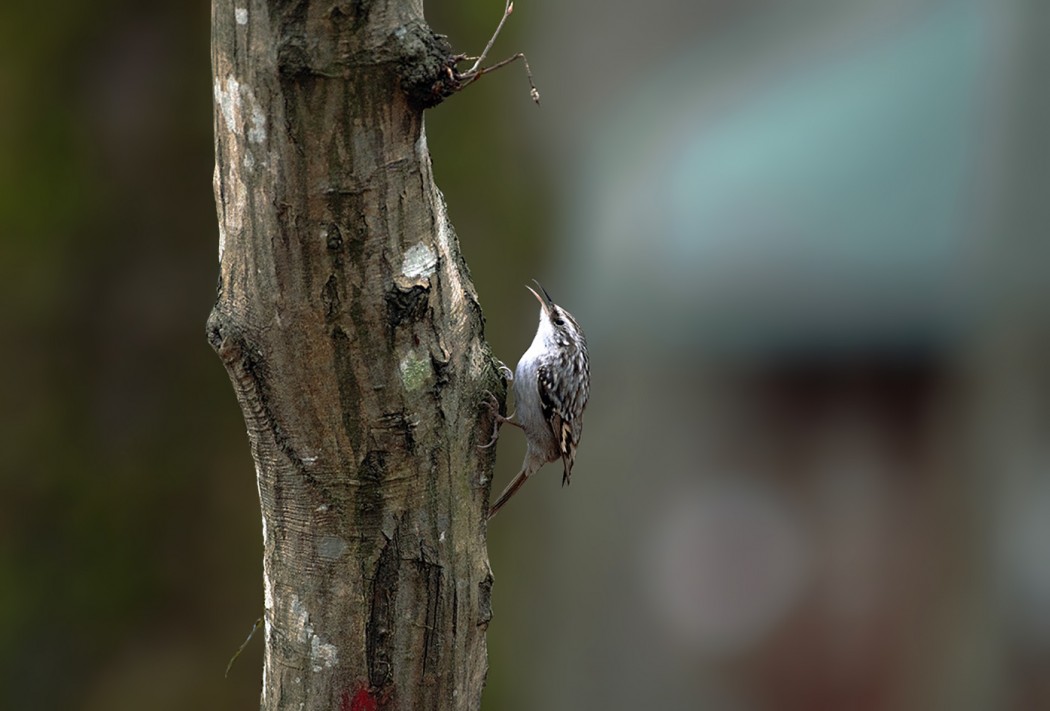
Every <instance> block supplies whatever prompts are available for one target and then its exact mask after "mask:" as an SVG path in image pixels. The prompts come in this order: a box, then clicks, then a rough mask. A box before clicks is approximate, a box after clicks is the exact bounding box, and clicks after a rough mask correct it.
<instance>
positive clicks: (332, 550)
mask: <svg viewBox="0 0 1050 711" xmlns="http://www.w3.org/2000/svg"><path fill="white" fill-rule="evenodd" d="M348 548H349V546H348V545H347V543H346V541H345V540H343V539H342V538H340V537H339V536H332V535H325V536H321V540H319V541H318V542H317V555H318V556H319V557H321V558H322V559H324V560H330V561H335V560H339V559H340V558H342V557H343V556H344V555H346V551H347V550H348Z"/></svg>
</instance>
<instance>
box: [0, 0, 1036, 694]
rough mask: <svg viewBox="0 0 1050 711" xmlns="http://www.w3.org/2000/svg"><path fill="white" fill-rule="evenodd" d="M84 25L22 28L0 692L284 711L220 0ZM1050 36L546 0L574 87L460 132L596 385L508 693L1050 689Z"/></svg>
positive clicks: (67, 17) (552, 487) (539, 557)
mask: <svg viewBox="0 0 1050 711" xmlns="http://www.w3.org/2000/svg"><path fill="white" fill-rule="evenodd" d="M54 10H55V11H54V12H52V13H49V14H48V15H47V16H42V15H41V13H40V12H39V11H36V12H34V11H32V10H31V9H29V4H6V5H5V6H4V7H3V9H0V40H2V41H0V106H2V110H0V236H2V240H0V249H2V252H0V270H2V271H0V298H2V303H3V304H4V305H5V307H6V308H4V310H3V322H2V324H3V331H4V334H5V337H4V339H3V344H4V345H3V347H2V348H0V372H2V373H3V375H2V376H0V396H2V398H3V402H4V405H5V407H4V408H2V410H3V412H2V414H0V417H2V418H3V420H2V422H0V450H2V452H3V456H2V457H0V461H2V472H0V707H3V708H12V709H30V708H34V709H35V708H78V709H142V708H150V709H184V708H215V709H226V708H231V709H232V708H253V707H256V706H257V703H258V690H259V670H260V660H261V641H259V640H256V641H255V642H253V643H252V644H251V645H250V646H249V647H248V650H247V651H246V652H245V654H244V655H243V656H242V657H241V659H240V660H239V661H238V662H237V664H236V665H235V666H234V668H233V670H232V672H231V674H230V677H229V678H228V679H223V670H224V668H225V665H226V662H227V660H228V659H229V657H230V655H231V654H232V652H233V651H234V650H235V649H236V648H237V646H238V645H239V644H240V642H241V641H242V639H243V638H244V636H245V635H246V634H247V632H248V630H249V628H250V627H251V624H252V622H253V621H254V619H255V618H256V617H257V616H258V614H259V610H261V607H262V599H261V598H262V596H261V586H260V577H261V564H260V536H259V530H258V526H259V523H258V509H257V500H256V490H255V484H254V478H253V477H254V473H253V467H252V463H251V459H250V455H249V451H248V444H247V441H246V437H245V434H244V426H243V422H242V420H241V416H240V412H239V410H238V409H237V406H236V403H235V400H234V397H233V393H232V390H231V388H230V386H229V383H228V381H227V379H226V376H225V373H224V372H223V370H222V367H221V366H220V364H219V362H218V359H217V358H215V357H214V355H213V354H212V353H211V351H210V349H209V348H208V346H207V344H206V342H205V339H204V326H203V324H204V319H205V317H206V315H207V312H208V310H209V308H210V306H211V303H212V300H213V298H214V287H215V280H216V276H217V266H216V249H217V246H216V245H217V228H216V223H215V212H214V205H213V203H212V193H211V170H212V154H211V151H212V139H211V128H212V119H211V111H212V106H211V104H212V96H211V82H210V73H209V71H210V70H209V49H208V41H209V39H208V32H209V28H208V22H209V7H208V3H206V2H201V1H199V0H198V1H196V2H190V3H181V2H173V1H171V0H169V1H167V2H159V1H154V2H130V1H129V0H100V2H97V3H89V4H74V3H66V4H64V5H62V6H61V7H58V8H54ZM501 11H502V4H501V3H499V2H498V1H489V0H486V1H484V2H482V1H481V0H470V1H469V2H461V3H435V2H430V3H428V4H427V12H428V18H429V20H430V22H431V24H432V25H433V26H434V28H435V29H436V30H437V31H439V32H444V33H447V34H448V35H450V38H451V41H452V43H453V45H454V46H455V47H456V48H457V49H458V50H460V51H466V52H471V51H475V52H476V51H477V50H478V49H480V48H481V46H483V45H484V43H485V41H486V40H487V39H488V36H489V35H490V33H491V31H492V29H493V28H494V26H495V24H496V22H497V21H498V19H499V16H500V13H501ZM1048 21H1050V8H1048V6H1047V4H1046V3H1045V2H1041V1H1040V0H911V1H908V2H905V1H903V0H884V1H883V2H858V1H854V2H826V1H820V0H800V1H799V2H794V3H790V4H788V3H776V2H770V1H769V0H743V1H741V0H737V1H736V2H728V1H726V0H700V1H697V2H683V1H680V0H652V1H651V2H648V3H636V2H624V1H622V0H607V1H606V2H602V3H598V2H593V1H589V2H583V1H581V2H557V1H556V0H534V1H532V2H530V1H528V0H519V2H517V3H516V5H515V12H514V15H513V16H512V19H511V21H510V22H509V23H508V26H507V28H506V30H505V32H504V34H503V35H502V36H501V38H500V40H499V42H498V43H497V44H496V46H495V48H494V50H493V55H492V56H493V58H494V59H498V58H500V57H502V56H506V55H510V54H512V53H514V52H516V51H522V50H523V51H525V52H526V53H527V54H528V57H529V61H530V64H531V66H532V69H533V73H534V75H535V79H536V82H537V85H538V87H539V89H540V92H541V94H542V101H543V104H542V106H541V107H540V108H538V109H537V108H536V107H535V106H533V105H532V103H531V102H530V100H529V97H528V84H527V82H526V81H525V77H524V74H523V72H522V71H521V68H520V67H517V66H512V67H508V68H506V69H502V70H500V71H499V72H497V73H495V74H492V75H490V76H486V77H485V78H484V79H483V80H482V81H480V82H479V83H478V84H476V85H475V86H472V87H471V88H470V89H469V90H468V91H466V92H465V93H463V94H462V95H459V96H456V97H454V98H453V99H451V100H450V101H448V102H447V103H446V104H445V105H442V106H440V107H438V108H436V109H434V110H432V111H430V112H428V115H427V133H428V140H429V143H430V147H431V150H432V154H433V160H434V167H435V172H436V176H437V179H438V182H439V185H440V186H441V187H442V189H443V190H444V192H445V194H446V197H447V199H448V203H449V211H450V214H451V217H452V220H453V223H454V225H455V227H456V230H457V232H458V234H459V237H460V241H461V244H462V248H463V251H464V252H465V254H466V257H467V259H468V262H469V264H470V267H471V271H472V274H473V278H474V280H475V283H476V285H477V287H478V290H479V293H480V296H481V301H482V305H483V307H484V309H485V315H486V318H487V321H488V325H487V334H488V336H489V339H490V342H491V343H492V345H493V347H494V349H495V351H496V352H497V354H498V355H500V356H501V357H502V358H503V359H504V360H505V361H507V362H508V363H509V364H511V365H513V363H514V362H516V359H517V357H518V355H520V353H521V352H522V351H523V350H524V349H525V348H526V346H527V345H528V343H529V342H530V340H531V338H532V334H533V330H534V328H535V319H536V304H535V301H534V300H533V299H532V297H531V296H530V295H529V294H528V292H526V291H525V289H524V287H523V285H524V284H525V283H527V282H528V281H529V280H530V279H531V278H533V277H535V278H538V279H539V280H540V281H541V282H543V284H544V285H545V286H546V287H547V288H548V290H549V291H550V292H551V293H552V294H553V296H554V297H555V299H556V300H558V301H559V302H560V303H562V304H563V305H564V306H566V307H567V308H568V309H569V310H570V311H572V312H573V313H574V314H575V315H576V316H577V318H578V319H579V320H580V322H581V323H582V324H583V325H584V328H585V329H586V331H587V335H588V337H589V340H590V346H591V352H592V367H593V386H592V393H593V394H592V400H591V404H590V407H589V410H588V413H587V420H586V430H585V434H584V438H583V442H582V445H581V449H580V453H579V457H578V459H577V466H576V476H574V478H573V482H574V483H573V485H572V487H570V488H567V489H561V488H560V487H559V480H560V476H559V472H558V468H557V467H554V466H551V467H549V470H544V471H543V472H541V474H540V475H538V476H537V477H536V478H535V479H534V480H533V481H531V482H530V483H529V485H528V486H527V487H525V488H524V489H523V490H522V492H521V493H520V494H519V496H518V497H516V498H515V500H514V502H513V505H511V506H508V507H507V509H506V510H505V511H504V512H503V513H501V514H500V516H499V517H498V518H497V519H495V520H494V521H493V523H492V526H491V529H490V555H491V562H492V567H493V569H494V572H495V576H496V585H495V588H494V608H495V609H494V612H495V619H494V621H493V623H492V626H491V628H490V632H489V642H490V672H489V683H488V687H487V689H486V692H485V697H484V708H485V709H501V710H506V711H523V710H535V709H545V710H554V711H557V710H562V709H564V710H568V709H639V708H642V709H661V710H664V711H673V710H678V709H699V708H703V709H708V710H711V711H722V710H724V711H767V710H769V711H773V710H776V711H780V710H785V711H791V710H795V709H798V710H803V709H805V710H821V709H829V710H832V709H834V710H840V709H855V710H861V711H864V710H868V709H871V710H882V709H892V710H897V709H902V710H907V709H953V710H955V709H961V710H964V711H965V710H968V709H973V710H975V711H977V710H982V711H984V710H987V711H992V710H1004V711H1027V710H1029V709H1043V708H1050V674H1048V673H1047V672H1048V670H1050V445H1048V442H1050V367H1048V356H1050V319H1048V308H1050V307H1048V305H1050V280H1048V276H1050V274H1048V266H1050V261H1048V258H1050V241H1048V240H1047V225H1048V224H1050V219H1048V218H1050V215H1048V214H1047V212H1048V208H1047V205H1048V200H1047V198H1048V196H1050V192H1048V191H1050V140H1048V138H1050V136H1048V127H1050V95H1048V90H1047V83H1046V68H1047V67H1048V66H1050V44H1048V43H1047V42H1046V40H1045V34H1046V29H1047V27H1050V22H1048ZM516 435H517V433H516V432H508V433H507V436H505V437H503V438H502V439H501V441H500V444H499V452H500V457H499V468H498V478H497V481H496V486H497V487H499V486H501V485H502V484H503V483H504V482H505V481H506V480H508V479H509V478H510V477H511V476H512V475H513V474H514V473H515V472H516V471H517V466H518V464H519V463H520V461H521V456H522V454H523V451H524V444H523V442H522V441H521V439H520V437H517V436H516Z"/></svg>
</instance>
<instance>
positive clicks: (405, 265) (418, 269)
mask: <svg viewBox="0 0 1050 711" xmlns="http://www.w3.org/2000/svg"><path fill="white" fill-rule="evenodd" d="M437 261H438V258H437V254H436V253H435V252H434V250H433V249H432V248H431V247H430V246H428V245H426V244H423V243H422V242H417V243H416V244H414V245H412V246H411V247H409V248H408V249H406V250H405V256H404V258H403V260H402V262H401V273H402V274H404V275H405V276H406V277H408V278H409V279H414V278H416V277H421V276H425V277H429V276H430V275H431V274H433V273H434V268H435V267H437Z"/></svg>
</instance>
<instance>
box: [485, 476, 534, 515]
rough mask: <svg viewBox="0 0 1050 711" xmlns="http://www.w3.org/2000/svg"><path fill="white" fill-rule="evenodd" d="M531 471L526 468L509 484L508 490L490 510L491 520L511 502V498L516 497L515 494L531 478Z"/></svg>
mask: <svg viewBox="0 0 1050 711" xmlns="http://www.w3.org/2000/svg"><path fill="white" fill-rule="evenodd" d="M529 473H530V472H529V469H528V467H526V468H525V469H522V470H521V471H520V472H518V475H517V476H516V477H514V478H513V479H511V482H510V483H509V484H507V488H506V489H504V490H503V493H502V494H500V495H499V498H498V499H496V503H494V504H493V505H492V508H491V509H489V515H488V517H489V518H492V517H493V516H495V515H496V512H497V511H499V510H500V509H501V508H503V504H505V503H507V502H508V501H509V500H510V497H512V496H514V494H515V492H517V490H518V489H520V488H521V485H522V484H524V483H525V480H526V479H528V478H529Z"/></svg>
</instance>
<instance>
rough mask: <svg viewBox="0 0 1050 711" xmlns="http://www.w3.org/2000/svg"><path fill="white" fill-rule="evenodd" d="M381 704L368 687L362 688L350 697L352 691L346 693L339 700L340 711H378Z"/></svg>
mask: <svg viewBox="0 0 1050 711" xmlns="http://www.w3.org/2000/svg"><path fill="white" fill-rule="evenodd" d="M378 708H379V704H378V703H376V699H375V697H374V696H372V694H371V693H369V691H368V687H365V686H362V687H361V688H360V689H358V690H357V693H356V694H354V696H353V698H351V697H350V691H349V690H347V691H344V692H343V695H342V696H341V697H340V699H339V711H377V709H378Z"/></svg>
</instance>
